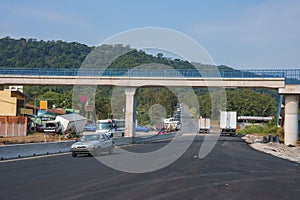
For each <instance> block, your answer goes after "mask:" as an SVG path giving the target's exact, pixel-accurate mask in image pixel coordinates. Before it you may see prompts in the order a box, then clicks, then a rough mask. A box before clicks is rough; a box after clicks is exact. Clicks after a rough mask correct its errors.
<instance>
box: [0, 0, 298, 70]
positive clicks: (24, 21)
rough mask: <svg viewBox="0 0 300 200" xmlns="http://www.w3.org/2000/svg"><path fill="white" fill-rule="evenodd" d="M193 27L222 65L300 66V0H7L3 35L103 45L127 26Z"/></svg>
mask: <svg viewBox="0 0 300 200" xmlns="http://www.w3.org/2000/svg"><path fill="white" fill-rule="evenodd" d="M143 27H161V28H167V29H172V30H175V31H178V32H181V33H183V34H186V35H188V36H189V37H191V38H192V39H194V40H195V41H196V42H197V43H199V44H200V45H202V47H203V48H205V50H206V51H207V52H208V53H209V55H210V57H211V58H212V59H213V60H214V62H215V63H216V64H218V65H227V66H230V67H233V68H237V69H292V68H295V69H299V68H300V64H299V63H300V62H299V61H300V37H299V35H300V1H299V0H207V1H206V0H189V1H184V0H181V1H179V0H151V1H150V0H148V1H146V0H144V1H142V0H88V1H87V0H44V1H41V0H23V1H21V0H14V1H12V0H1V2H0V37H1V38H2V37H6V36H9V37H11V38H26V39H29V38H35V39H37V40H63V41H67V42H79V43H83V44H87V45H89V46H96V45H98V44H100V43H101V42H103V41H104V40H106V39H107V38H109V37H111V36H113V35H115V34H118V33H120V32H123V31H127V30H131V29H135V28H143Z"/></svg>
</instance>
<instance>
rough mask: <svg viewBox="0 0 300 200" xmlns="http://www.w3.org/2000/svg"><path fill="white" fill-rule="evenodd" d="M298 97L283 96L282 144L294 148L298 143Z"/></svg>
mask: <svg viewBox="0 0 300 200" xmlns="http://www.w3.org/2000/svg"><path fill="white" fill-rule="evenodd" d="M298 107H299V97H298V95H285V110H284V112H285V116H284V144H285V145H293V146H295V145H296V144H297V142H298Z"/></svg>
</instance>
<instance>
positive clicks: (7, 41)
mask: <svg viewBox="0 0 300 200" xmlns="http://www.w3.org/2000/svg"><path fill="white" fill-rule="evenodd" d="M91 50H92V47H88V46H87V45H84V44H80V43H76V42H72V43H68V42H63V41H43V40H41V41H37V40H35V39H27V40H26V39H24V38H21V39H12V38H9V37H5V38H1V39H0V67H10V68H16V67H30V68H31V67H39V68H49V67H50V68H74V67H75V68H78V67H80V65H81V63H82V62H83V60H84V59H85V57H86V56H87V55H88V54H89V53H90V51H91Z"/></svg>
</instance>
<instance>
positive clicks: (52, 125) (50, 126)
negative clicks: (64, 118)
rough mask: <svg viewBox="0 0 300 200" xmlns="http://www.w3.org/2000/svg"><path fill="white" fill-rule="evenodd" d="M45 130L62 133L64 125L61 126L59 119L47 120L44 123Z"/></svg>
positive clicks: (46, 131)
mask: <svg viewBox="0 0 300 200" xmlns="http://www.w3.org/2000/svg"><path fill="white" fill-rule="evenodd" d="M44 132H45V133H58V134H61V133H62V126H61V124H60V122H58V121H54V120H51V121H46V122H45V125H44Z"/></svg>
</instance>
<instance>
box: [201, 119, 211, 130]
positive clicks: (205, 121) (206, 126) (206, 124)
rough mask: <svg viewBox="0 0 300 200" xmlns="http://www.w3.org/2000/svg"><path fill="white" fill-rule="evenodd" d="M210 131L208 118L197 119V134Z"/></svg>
mask: <svg viewBox="0 0 300 200" xmlns="http://www.w3.org/2000/svg"><path fill="white" fill-rule="evenodd" d="M209 130H210V118H203V117H202V116H200V118H199V133H209Z"/></svg>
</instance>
